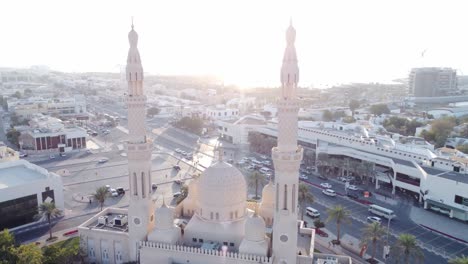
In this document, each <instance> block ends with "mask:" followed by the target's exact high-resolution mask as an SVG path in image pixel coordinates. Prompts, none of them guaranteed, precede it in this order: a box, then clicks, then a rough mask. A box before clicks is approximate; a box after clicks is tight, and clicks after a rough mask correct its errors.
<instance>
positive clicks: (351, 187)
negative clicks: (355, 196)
mask: <svg viewBox="0 0 468 264" xmlns="http://www.w3.org/2000/svg"><path fill="white" fill-rule="evenodd" d="M348 190H353V191H357V190H359V189H358V187H356V185H350V186H348Z"/></svg>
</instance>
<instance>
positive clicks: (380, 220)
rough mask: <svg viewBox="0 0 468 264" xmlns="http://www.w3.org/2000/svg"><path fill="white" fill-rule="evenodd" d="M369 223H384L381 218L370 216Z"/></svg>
mask: <svg viewBox="0 0 468 264" xmlns="http://www.w3.org/2000/svg"><path fill="white" fill-rule="evenodd" d="M367 222H370V223H379V224H381V223H382V219H381V218H380V217H377V216H368V217H367Z"/></svg>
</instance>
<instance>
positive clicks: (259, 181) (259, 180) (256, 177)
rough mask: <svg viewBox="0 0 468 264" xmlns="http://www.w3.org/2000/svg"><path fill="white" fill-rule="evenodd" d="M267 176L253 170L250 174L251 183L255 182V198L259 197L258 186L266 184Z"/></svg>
mask: <svg viewBox="0 0 468 264" xmlns="http://www.w3.org/2000/svg"><path fill="white" fill-rule="evenodd" d="M265 182H266V181H265V177H264V176H263V175H262V174H260V173H258V172H256V171H255V172H253V173H252V174H250V177H249V185H250V184H255V199H258V198H259V197H258V186H259V185H263V184H265Z"/></svg>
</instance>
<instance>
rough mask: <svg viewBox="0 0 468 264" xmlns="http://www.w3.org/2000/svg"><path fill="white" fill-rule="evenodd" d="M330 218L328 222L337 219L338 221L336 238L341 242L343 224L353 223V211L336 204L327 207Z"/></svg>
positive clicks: (336, 221)
mask: <svg viewBox="0 0 468 264" xmlns="http://www.w3.org/2000/svg"><path fill="white" fill-rule="evenodd" d="M327 213H328V218H327V220H326V222H327V223H328V222H330V221H335V223H336V240H337V242H338V244H340V228H341V224H350V223H351V217H350V216H351V212H350V211H349V210H346V209H345V208H344V207H343V206H342V205H335V206H334V207H332V208H329V209H327Z"/></svg>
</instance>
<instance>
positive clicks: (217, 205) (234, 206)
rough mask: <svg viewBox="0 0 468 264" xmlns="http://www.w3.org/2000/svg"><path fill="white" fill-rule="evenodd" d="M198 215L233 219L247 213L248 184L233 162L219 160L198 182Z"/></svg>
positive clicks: (223, 219)
mask: <svg viewBox="0 0 468 264" xmlns="http://www.w3.org/2000/svg"><path fill="white" fill-rule="evenodd" d="M197 185H198V188H197V189H198V190H197V192H198V196H199V210H198V215H199V216H201V217H202V218H203V219H205V220H212V221H233V220H236V219H239V218H242V217H243V216H244V214H245V208H246V196H247V185H246V182H245V179H244V175H242V173H241V172H240V171H239V170H238V169H237V168H235V167H233V166H232V165H231V164H228V163H226V162H224V161H218V162H216V163H215V164H214V165H212V166H210V167H209V168H207V169H206V170H205V171H204V172H203V174H202V175H201V177H200V179H199V182H198V184H197Z"/></svg>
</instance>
